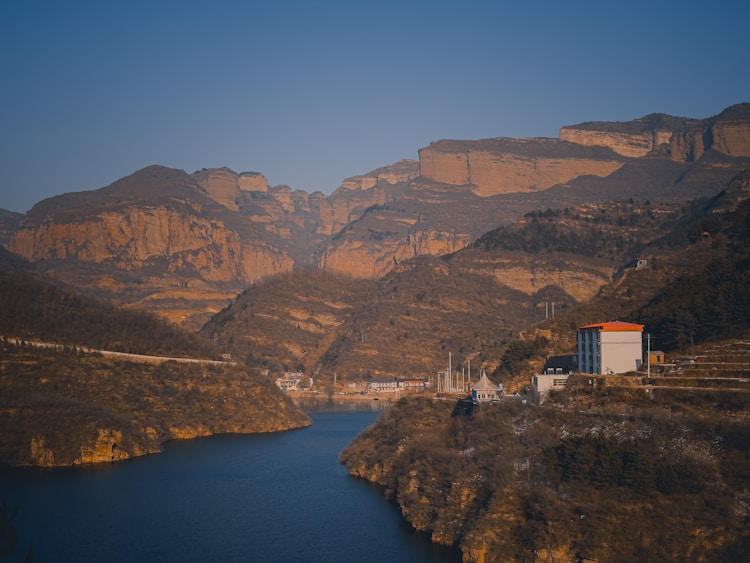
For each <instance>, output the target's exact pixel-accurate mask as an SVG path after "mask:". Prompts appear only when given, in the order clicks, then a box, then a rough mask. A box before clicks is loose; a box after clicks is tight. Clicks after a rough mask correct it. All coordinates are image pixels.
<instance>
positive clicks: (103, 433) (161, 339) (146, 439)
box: [0, 250, 310, 466]
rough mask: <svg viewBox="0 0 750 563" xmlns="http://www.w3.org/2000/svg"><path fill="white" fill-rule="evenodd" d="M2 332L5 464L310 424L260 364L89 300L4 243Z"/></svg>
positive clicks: (120, 454) (60, 460)
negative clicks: (229, 357) (122, 355)
mask: <svg viewBox="0 0 750 563" xmlns="http://www.w3.org/2000/svg"><path fill="white" fill-rule="evenodd" d="M0 336H2V337H3V339H2V340H0V428H3V434H2V438H1V439H0V464H11V465H42V466H52V465H71V464H78V463H97V462H110V461H116V460H120V459H127V458H130V457H134V456H139V455H145V454H148V453H154V452H158V451H160V450H161V448H162V445H163V444H164V442H166V441H167V440H171V439H177V438H192V437H196V436H206V435H210V434H215V433H225V432H241V433H247V432H271V431H278V430H286V429H290V428H297V427H300V426H306V425H307V424H309V423H310V421H309V419H308V418H307V417H306V416H305V415H304V414H303V413H302V412H301V411H300V410H299V409H298V408H297V407H296V406H295V405H294V404H293V403H292V402H291V400H290V399H289V398H288V397H286V396H284V395H283V394H282V393H281V391H279V389H278V388H277V387H276V386H275V385H273V384H272V383H271V382H270V381H269V380H268V378H267V377H265V376H263V375H261V374H260V373H259V372H258V371H257V370H251V369H247V368H246V367H245V366H244V365H243V364H241V363H240V364H234V363H228V362H227V363H221V362H217V361H214V360H213V359H217V358H218V357H219V356H220V354H219V352H218V351H217V349H216V348H215V347H214V345H213V343H211V342H209V341H207V340H205V339H203V338H202V337H200V336H198V335H196V334H189V333H187V332H186V331H184V330H183V329H181V328H179V327H176V326H173V325H170V324H168V323H167V322H166V321H164V320H162V319H158V318H156V317H154V316H152V315H149V314H148V313H146V312H143V311H129V310H122V309H118V308H116V307H113V306H111V305H105V304H101V303H98V302H96V301H93V300H91V299H87V298H83V297H80V296H78V295H76V294H75V293H73V292H71V291H69V290H66V289H64V288H62V287H60V286H58V285H57V284H55V283H51V282H49V281H47V280H45V279H43V278H42V277H40V276H39V275H37V274H36V273H35V272H34V271H33V268H31V267H30V266H29V264H28V263H26V262H24V261H23V260H20V259H18V258H16V257H14V256H11V255H8V254H7V253H5V251H2V250H0ZM40 342H42V343H54V344H58V345H61V346H59V347H50V348H46V347H42V346H40V345H39V343H40ZM82 348H85V349H95V350H107V351H120V352H128V353H131V354H141V355H151V356H167V357H178V358H189V359H191V361H192V362H193V363H181V362H178V361H174V360H172V361H164V360H163V359H159V358H148V359H144V358H128V359H116V358H110V357H102V355H101V354H99V353H98V352H94V353H92V352H84V351H83V350H82ZM199 358H204V359H207V361H203V362H200V361H197V362H196V361H195V360H196V359H199ZM212 358H213V359H212ZM217 406H220V408H217Z"/></svg>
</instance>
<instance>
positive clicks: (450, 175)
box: [419, 138, 623, 197]
mask: <svg viewBox="0 0 750 563" xmlns="http://www.w3.org/2000/svg"><path fill="white" fill-rule="evenodd" d="M622 164H623V159H622V158H621V157H620V156H618V155H617V154H615V153H614V152H611V151H609V150H607V149H604V148H601V147H590V148H585V147H583V146H581V145H578V144H573V143H568V142H566V141H561V140H558V139H508V138H498V139H485V140H482V141H438V142H436V143H432V144H431V145H430V146H429V147H426V148H423V149H421V150H420V151H419V165H420V174H421V175H422V176H424V177H426V178H430V179H432V180H435V181H437V182H443V183H446V184H453V185H457V186H464V185H468V186H471V190H472V191H473V192H474V193H475V194H477V195H479V196H482V197H489V196H493V195H497V194H507V193H518V192H533V191H543V190H545V189H547V188H550V187H552V186H554V185H557V184H566V183H568V182H570V181H571V180H573V179H575V178H578V177H580V176H586V175H593V176H600V177H605V176H608V175H610V174H611V173H612V172H614V171H615V170H617V169H618V168H620V167H621V166H622Z"/></svg>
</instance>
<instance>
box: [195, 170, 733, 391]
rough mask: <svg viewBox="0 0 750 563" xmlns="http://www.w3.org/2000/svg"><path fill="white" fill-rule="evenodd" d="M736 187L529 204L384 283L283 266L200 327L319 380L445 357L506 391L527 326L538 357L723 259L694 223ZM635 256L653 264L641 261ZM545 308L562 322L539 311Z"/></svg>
mask: <svg viewBox="0 0 750 563" xmlns="http://www.w3.org/2000/svg"><path fill="white" fill-rule="evenodd" d="M744 179H745V176H742V175H741V176H738V179H737V180H736V181H735V185H740V184H742V183H743V182H744V181H745V180H744ZM730 192H731V189H728V190H727V192H726V193H730ZM731 197H736V198H739V197H740V196H739V195H734V196H731V195H726V194H724V195H722V196H721V197H717V198H714V199H708V200H700V201H696V202H694V203H693V204H691V205H684V204H682V205H672V204H654V203H650V202H639V201H636V200H620V201H612V202H606V203H592V204H585V205H580V206H576V207H567V208H564V209H560V210H552V209H547V210H544V211H534V212H530V213H528V214H526V215H525V216H524V217H522V218H521V219H519V220H518V221H515V222H514V223H512V224H510V225H508V226H503V227H500V228H498V229H495V230H493V231H490V232H488V233H486V234H485V235H483V236H482V237H480V238H478V239H477V240H476V242H475V243H474V244H473V245H471V246H470V247H468V248H466V249H463V250H460V251H458V252H455V253H453V254H449V255H446V256H444V257H442V258H433V257H421V258H419V259H417V260H411V261H405V262H403V263H399V264H398V265H396V266H394V268H393V269H392V271H391V272H390V273H388V274H387V275H386V276H385V277H383V278H382V279H379V280H358V279H354V278H351V277H348V276H340V275H333V274H326V273H321V272H316V271H302V272H293V273H288V274H284V275H281V276H278V277H276V278H271V279H268V280H264V281H263V282H260V283H258V284H256V285H255V286H253V287H251V288H248V289H247V290H245V292H243V294H242V295H241V296H239V297H238V298H237V300H236V301H235V302H233V303H232V304H231V305H230V306H228V307H227V308H226V309H225V310H224V311H222V312H221V313H220V314H218V315H217V316H216V317H214V318H213V319H212V320H211V321H210V322H209V323H208V324H207V325H206V326H205V327H204V329H203V334H204V336H206V337H208V338H213V339H215V340H216V342H218V343H219V344H220V345H221V346H223V347H224V348H226V349H228V350H231V351H232V353H233V354H234V355H235V356H236V357H241V358H247V359H248V362H249V363H250V365H256V363H257V364H258V365H261V366H263V367H267V368H269V369H271V370H278V371H282V370H301V371H304V372H306V373H307V374H309V375H312V376H314V377H315V379H316V381H318V382H319V383H324V382H330V381H331V380H332V379H333V375H334V374H336V376H337V380H338V382H339V383H342V384H343V383H346V382H355V383H357V382H362V381H364V380H366V379H368V378H370V377H382V376H398V375H402V374H408V375H416V376H421V377H428V378H429V377H434V376H435V374H436V373H437V372H438V371H441V370H444V369H445V367H446V366H447V362H448V354H449V353H450V354H452V361H453V365H454V366H466V365H468V363H469V362H471V364H472V366H473V368H474V370H478V369H480V368H483V369H486V370H487V371H488V373H493V371H495V370H498V369H500V371H498V372H497V375H498V376H499V377H501V378H502V380H503V382H504V383H505V384H506V385H507V386H508V388H509V389H517V388H519V386H520V387H521V388H522V387H523V386H524V385H526V384H527V383H528V373H527V372H524V371H523V370H514V371H516V372H517V375H519V376H520V375H521V374H523V373H526V375H525V376H523V377H525V380H522V379H519V380H518V381H515V380H512V379H508V378H506V377H505V374H503V373H502V369H501V368H502V364H503V363H504V361H505V360H506V358H505V354H506V348H507V347H508V346H509V345H510V344H511V343H513V342H515V341H517V339H518V338H519V335H521V334H524V335H526V336H525V337H526V338H527V340H528V339H529V338H530V341H531V342H533V341H534V338H535V335H546V336H545V338H548V339H551V340H552V342H549V343H548V344H545V345H544V346H543V348H544V353H549V352H550V350H554V351H556V352H560V353H565V352H569V350H570V346H571V345H572V341H571V336H572V335H573V334H574V333H575V330H576V328H577V327H578V326H581V325H582V324H585V323H586V322H595V321H596V320H600V319H601V318H608V317H611V316H612V315H614V316H615V317H616V318H631V317H632V316H633V315H634V314H636V313H635V312H636V310H637V309H638V307H639V306H643V305H645V304H646V303H647V301H648V299H651V298H654V297H655V296H656V295H657V293H658V292H659V291H660V290H661V289H662V287H664V285H665V284H668V283H670V282H673V281H674V280H676V279H677V278H678V277H679V276H680V275H684V274H686V273H689V272H691V271H695V269H696V267H698V266H699V265H703V266H705V265H707V264H708V263H709V262H710V261H711V260H713V259H715V258H716V257H717V250H718V249H719V246H717V245H720V244H721V240H723V239H722V237H721V233H720V232H719V231H718V230H717V231H716V232H715V236H714V237H713V238H711V239H710V240H708V241H705V240H703V239H702V238H701V234H700V233H702V232H703V231H704V230H705V228H706V226H707V225H711V224H712V223H715V222H716V220H717V218H718V217H719V215H717V214H714V213H713V210H715V209H719V208H721V207H722V206H724V205H727V201H728V200H729V199H731ZM739 222H740V223H741V221H739ZM714 226H717V225H714ZM711 229H712V230H713V229H714V227H711ZM696 232H697V233H698V234H697V235H696ZM639 257H643V258H645V259H646V260H647V262H648V263H649V264H650V267H649V268H647V269H638V270H637V269H636V268H635V262H636V258H639ZM599 304H600V305H599ZM551 307H552V308H554V313H552V311H550V308H551ZM550 313H552V315H553V316H555V317H556V318H555V319H547V320H545V316H549V315H550ZM540 344H541V342H540ZM531 348H533V346H532V347H531ZM506 363H507V362H506ZM508 375H510V374H508Z"/></svg>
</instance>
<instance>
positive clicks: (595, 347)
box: [576, 321, 643, 375]
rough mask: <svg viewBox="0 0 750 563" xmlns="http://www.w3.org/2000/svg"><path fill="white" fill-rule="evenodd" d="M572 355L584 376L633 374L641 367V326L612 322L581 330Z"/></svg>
mask: <svg viewBox="0 0 750 563" xmlns="http://www.w3.org/2000/svg"><path fill="white" fill-rule="evenodd" d="M576 351H577V354H576V355H577V359H578V369H579V370H580V371H582V372H584V373H593V374H598V375H607V374H613V373H627V372H629V371H635V370H637V369H638V368H639V367H641V364H642V363H643V325H639V324H635V323H624V322H621V321H612V322H607V323H595V324H591V325H586V326H582V327H581V328H579V329H578V334H577V336H576Z"/></svg>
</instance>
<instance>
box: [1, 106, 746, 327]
mask: <svg viewBox="0 0 750 563" xmlns="http://www.w3.org/2000/svg"><path fill="white" fill-rule="evenodd" d="M748 107H750V104H738V105H736V106H732V107H730V108H727V109H726V110H724V111H723V112H722V113H720V114H718V115H717V116H714V117H713V118H709V119H705V120H695V121H690V122H684V119H683V118H674V119H671V118H670V120H668V119H667V117H665V116H660V117H659V118H658V119H656V118H654V117H653V115H652V116H646V117H644V118H641V121H645V122H648V123H649V124H650V125H648V127H650V128H651V131H652V132H653V130H655V129H654V128H655V127H657V126H659V127H660V126H661V125H660V124H664V123H666V124H672V125H674V124H675V123H678V124H680V123H681V124H683V125H681V128H678V127H673V129H674V131H669V133H670V137H669V139H666V138H659V139H656V141H659V143H658V144H656V145H654V143H655V142H656V141H655V137H653V135H652V136H651V137H650V140H649V141H648V143H650V145H649V150H648V152H646V153H644V154H642V155H639V156H627V155H623V154H620V153H623V152H627V150H629V149H627V146H628V143H631V141H632V142H635V143H636V144H638V143H640V142H641V141H639V140H637V139H636V141H633V140H632V139H626V140H624V141H623V140H622V139H614V140H613V139H612V138H609V137H607V136H606V135H604V133H606V131H605V132H604V133H602V130H604V129H607V127H605V126H603V125H601V126H600V125H596V126H595V125H591V123H593V122H591V123H589V124H584V125H586V127H581V128H578V129H575V127H577V126H569V127H568V128H567V129H566V128H563V129H561V138H560V139H533V138H532V139H509V138H495V139H486V140H474V141H455V140H454V141H450V140H442V141H437V142H435V143H433V144H431V145H430V146H428V147H425V148H423V149H421V150H420V151H419V154H420V159H419V161H410V160H403V161H399V162H397V163H394V164H393V165H390V166H385V167H381V168H378V169H376V170H373V171H371V172H369V173H366V174H363V175H360V176H355V177H352V178H349V179H346V180H344V182H342V184H341V186H339V187H338V188H337V189H336V190H335V191H334V192H333V193H332V194H331V195H329V196H326V195H324V194H322V193H320V192H313V193H312V194H307V193H306V192H303V191H300V190H293V189H292V188H289V187H288V186H268V184H267V182H266V180H265V177H263V175H262V174H260V173H257V172H242V173H236V172H234V171H232V170H230V169H228V168H220V169H204V170H200V171H197V172H194V173H192V174H188V173H186V172H184V171H181V170H174V169H168V168H164V167H160V166H157V165H154V166H150V167H147V168H144V169H142V170H139V171H137V172H135V173H133V174H132V175H130V176H128V177H126V178H123V179H120V180H118V181H116V182H114V183H113V184H111V185H110V186H107V187H104V188H101V189H99V190H93V191H90V192H75V193H69V194H63V195H60V196H55V197H53V198H49V199H46V200H43V201H41V202H39V203H38V204H37V205H35V206H34V207H33V208H32V209H31V210H30V211H29V212H28V213H27V214H25V215H24V216H23V217H21V218H20V219H19V218H18V217H17V216H15V215H11V216H7V217H4V216H0V221H2V222H3V223H2V224H3V225H6V227H4V229H5V232H6V233H9V234H7V235H5V236H6V240H7V239H8V238H10V240H9V241H8V242H7V244H6V246H7V247H8V248H9V249H10V250H11V251H13V252H15V253H17V254H19V255H21V256H24V257H25V258H27V259H29V260H32V261H34V262H37V263H38V264H40V265H41V266H42V267H43V268H44V269H46V271H47V272H48V273H50V274H52V275H56V276H58V277H60V278H61V279H63V280H64V281H66V282H67V283H69V284H71V285H75V286H78V287H79V288H81V289H82V290H84V291H90V292H93V293H95V294H96V295H98V296H100V297H103V298H107V296H109V298H110V299H112V300H115V301H117V302H120V303H123V304H131V305H135V304H138V303H144V302H148V303H149V304H150V306H152V307H153V308H154V310H156V311H157V312H160V313H161V314H163V315H164V316H165V317H167V318H169V319H170V320H172V321H173V322H178V323H184V324H185V325H186V326H190V327H191V328H193V329H197V328H198V327H200V326H201V325H202V324H203V323H204V322H205V321H206V320H208V318H210V316H211V315H212V314H214V313H216V312H218V311H219V310H221V308H222V307H223V306H224V305H226V304H227V303H228V302H229V301H230V300H231V299H232V298H233V297H234V296H235V295H237V293H239V292H240V291H241V290H242V289H243V288H244V287H247V286H248V285H252V284H253V283H256V282H257V281H259V280H262V279H264V278H266V277H269V276H273V275H277V274H280V273H284V272H289V271H291V270H293V269H300V268H308V267H311V266H312V267H316V268H319V269H323V270H326V271H331V272H340V273H344V274H348V275H353V276H355V277H359V278H378V277H382V276H384V275H386V274H387V273H388V272H389V271H391V270H392V269H393V268H395V267H396V266H397V265H398V264H399V263H401V262H403V261H404V260H409V259H413V258H415V257H418V256H424V255H441V254H446V253H453V252H455V251H457V250H459V249H461V248H465V247H466V246H468V245H469V244H471V242H472V241H473V240H475V239H476V238H478V237H479V236H481V235H482V234H484V233H485V232H487V231H489V230H492V229H494V228H496V227H497V226H499V225H503V224H508V223H510V222H511V221H513V220H515V219H517V218H518V217H521V216H522V215H523V214H525V213H528V212H529V211H533V210H536V209H545V208H547V207H553V208H563V207H566V206H571V205H576V204H578V203H582V202H585V201H603V200H607V199H622V198H628V197H636V198H638V199H640V200H653V201H685V200H687V199H691V198H693V197H703V196H710V195H713V194H715V193H717V192H718V191H719V190H720V189H721V187H722V186H723V184H724V183H726V181H728V180H729V178H731V177H732V176H733V175H734V174H736V173H737V172H738V171H739V170H741V169H743V168H746V167H750V148H748V147H749V145H748V143H750V141H748V139H750V117H749V116H748V114H749V113H750V112H749V111H748ZM635 121H639V120H635ZM683 122H684V123H683ZM629 126H630V125H629ZM694 126H695V127H694ZM592 127H593V128H594V129H596V130H593V129H592ZM618 127H620V129H622V128H623V127H624V126H618ZM639 127H640V128H641V129H642V128H643V127H644V126H643V124H641V125H639ZM696 127H698V129H696ZM586 128H588V129H592V130H590V131H587V130H585V129H586ZM597 128H598V129H597ZM564 131H568V132H571V131H578V133H576V135H578V134H579V133H580V134H581V135H583V137H581V138H578V139H577V142H572V141H569V140H565V139H564V138H563V137H564V136H566V135H567V134H564ZM699 132H700V134H699ZM599 133H602V135H604V136H602V135H599ZM709 133H710V135H709ZM571 134H572V133H571ZM686 135H687V136H686ZM699 137H700V139H703V140H701V141H700V143H699V142H698V138H699ZM704 141H705V142H704ZM709 141H710V142H709ZM623 143H624V144H623ZM691 143H692V144H691ZM699 145H700V146H699ZM623 147H625V148H623ZM618 150H619V151H620V152H619V153H618ZM680 151H682V152H680ZM686 151H687V152H686ZM688 153H689V154H688ZM678 157H679V158H678ZM125 285H127V289H124V287H125Z"/></svg>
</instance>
